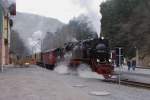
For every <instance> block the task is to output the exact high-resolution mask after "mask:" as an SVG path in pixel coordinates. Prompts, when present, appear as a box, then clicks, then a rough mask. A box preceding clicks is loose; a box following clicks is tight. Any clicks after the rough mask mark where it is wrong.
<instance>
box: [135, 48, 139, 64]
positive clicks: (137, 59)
mask: <svg viewBox="0 0 150 100" xmlns="http://www.w3.org/2000/svg"><path fill="white" fill-rule="evenodd" d="M136 64H137V65H139V50H138V48H137V47H136Z"/></svg>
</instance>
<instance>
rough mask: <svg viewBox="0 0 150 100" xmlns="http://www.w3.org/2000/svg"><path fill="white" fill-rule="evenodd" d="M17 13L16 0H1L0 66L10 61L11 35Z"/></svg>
mask: <svg viewBox="0 0 150 100" xmlns="http://www.w3.org/2000/svg"><path fill="white" fill-rule="evenodd" d="M15 15H16V2H15V0H0V66H3V65H7V64H9V63H10V55H9V54H10V51H9V48H10V35H11V27H12V25H13V21H12V17H14V16H15Z"/></svg>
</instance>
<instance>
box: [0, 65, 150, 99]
mask: <svg viewBox="0 0 150 100" xmlns="http://www.w3.org/2000/svg"><path fill="white" fill-rule="evenodd" d="M78 84H82V85H85V87H82V88H81V87H73V86H74V85H78ZM91 91H108V92H110V93H111V94H110V95H108V96H93V95H90V94H89V93H90V92H91ZM149 98H150V91H149V90H144V89H136V88H133V87H126V86H118V85H114V84H108V83H104V82H101V81H100V80H98V79H87V78H80V77H78V76H75V75H59V74H58V73H56V72H54V71H49V70H46V69H42V68H39V67H37V66H31V67H30V68H7V69H4V72H3V73H0V100H150V99H149Z"/></svg>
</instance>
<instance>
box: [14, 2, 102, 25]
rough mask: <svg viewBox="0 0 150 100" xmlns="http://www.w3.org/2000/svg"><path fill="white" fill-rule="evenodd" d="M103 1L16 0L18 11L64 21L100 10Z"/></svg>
mask: <svg viewBox="0 0 150 100" xmlns="http://www.w3.org/2000/svg"><path fill="white" fill-rule="evenodd" d="M101 1H103V0H16V2H17V11H20V12H28V13H34V14H38V15H43V16H47V17H53V18H57V19H59V20H60V21H62V22H64V23H68V21H69V20H70V19H72V18H73V17H77V16H79V15H80V14H83V13H88V12H91V11H94V12H98V11H99V5H100V2H101ZM88 10H90V11H88Z"/></svg>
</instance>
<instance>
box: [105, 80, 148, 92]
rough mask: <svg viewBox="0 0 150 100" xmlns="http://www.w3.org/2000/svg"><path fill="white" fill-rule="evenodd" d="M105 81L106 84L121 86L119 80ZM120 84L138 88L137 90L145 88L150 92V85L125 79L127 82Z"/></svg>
mask: <svg viewBox="0 0 150 100" xmlns="http://www.w3.org/2000/svg"><path fill="white" fill-rule="evenodd" d="M103 81H104V82H110V83H115V84H119V81H118V80H117V79H111V80H103ZM120 84H121V85H126V86H132V87H137V88H144V89H149V90H150V83H142V82H135V81H130V80H128V79H125V80H121V81H120Z"/></svg>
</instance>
